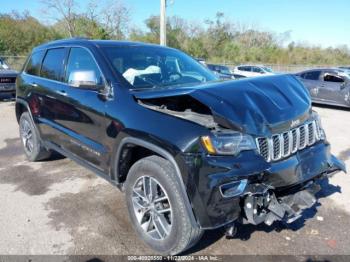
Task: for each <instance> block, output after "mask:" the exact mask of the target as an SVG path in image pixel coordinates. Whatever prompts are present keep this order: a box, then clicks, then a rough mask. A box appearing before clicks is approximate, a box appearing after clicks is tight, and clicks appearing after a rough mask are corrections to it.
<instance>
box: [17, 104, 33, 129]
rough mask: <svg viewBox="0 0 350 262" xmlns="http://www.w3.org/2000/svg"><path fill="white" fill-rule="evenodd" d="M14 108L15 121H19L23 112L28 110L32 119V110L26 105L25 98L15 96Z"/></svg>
mask: <svg viewBox="0 0 350 262" xmlns="http://www.w3.org/2000/svg"><path fill="white" fill-rule="evenodd" d="M15 110H16V119H17V123H19V119H20V118H21V115H22V114H23V113H24V112H28V113H29V115H30V117H31V119H32V120H33V116H32V112H31V111H30V108H29V105H28V103H27V102H26V101H25V100H23V99H20V98H17V99H16V106H15Z"/></svg>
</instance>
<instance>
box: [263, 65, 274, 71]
mask: <svg viewBox="0 0 350 262" xmlns="http://www.w3.org/2000/svg"><path fill="white" fill-rule="evenodd" d="M263 69H264V70H265V72H268V73H272V69H271V68H269V67H266V66H264V67H263Z"/></svg>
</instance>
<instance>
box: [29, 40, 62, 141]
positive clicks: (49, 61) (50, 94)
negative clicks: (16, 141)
mask: <svg viewBox="0 0 350 262" xmlns="http://www.w3.org/2000/svg"><path fill="white" fill-rule="evenodd" d="M66 54H67V49H66V48H64V47H62V48H53V49H48V50H47V51H46V53H45V56H44V59H43V62H42V65H41V69H40V72H39V74H38V76H37V77H31V79H30V81H29V83H28V84H29V85H31V87H32V88H31V90H32V94H31V95H30V98H29V99H30V101H29V105H37V107H38V112H37V119H38V127H39V130H40V133H41V137H42V138H43V139H44V140H46V141H50V142H52V143H55V144H58V145H59V144H60V143H61V141H62V140H61V126H60V125H61V122H62V120H64V117H65V114H66V110H68V109H67V108H66V107H65V105H64V104H63V103H62V101H63V100H64V99H66V95H67V90H66V85H65V84H64V83H63V73H64V64H65V59H66ZM34 69H35V68H34ZM34 69H33V70H34ZM28 70H29V71H30V68H29V69H28ZM34 73H35V72H32V74H34ZM35 107H36V106H34V108H35Z"/></svg>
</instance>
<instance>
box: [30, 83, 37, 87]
mask: <svg viewBox="0 0 350 262" xmlns="http://www.w3.org/2000/svg"><path fill="white" fill-rule="evenodd" d="M30 85H31V86H32V87H38V84H37V83H30Z"/></svg>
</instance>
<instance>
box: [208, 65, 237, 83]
mask: <svg viewBox="0 0 350 262" xmlns="http://www.w3.org/2000/svg"><path fill="white" fill-rule="evenodd" d="M207 67H208V68H209V69H210V70H211V71H213V72H214V74H216V75H217V76H218V77H219V78H220V79H222V80H232V79H235V77H234V75H233V74H232V72H231V70H230V68H229V67H228V66H223V65H214V64H207Z"/></svg>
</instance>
